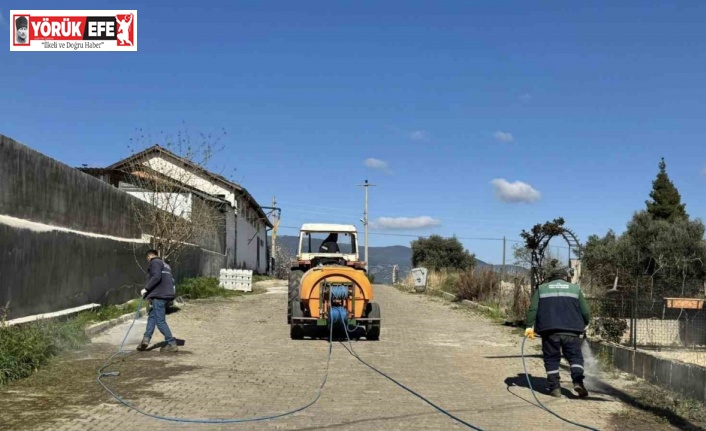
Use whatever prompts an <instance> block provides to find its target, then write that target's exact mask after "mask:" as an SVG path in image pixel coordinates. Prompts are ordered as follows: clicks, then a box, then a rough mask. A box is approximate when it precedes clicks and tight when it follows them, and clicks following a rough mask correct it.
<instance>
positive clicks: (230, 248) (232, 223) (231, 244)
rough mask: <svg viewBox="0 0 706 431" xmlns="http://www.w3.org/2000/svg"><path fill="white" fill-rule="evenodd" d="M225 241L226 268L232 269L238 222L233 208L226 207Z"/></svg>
mask: <svg viewBox="0 0 706 431" xmlns="http://www.w3.org/2000/svg"><path fill="white" fill-rule="evenodd" d="M225 217H226V243H225V254H226V256H227V257H226V268H228V269H234V268H235V267H236V265H235V253H236V247H237V238H238V224H237V215H236V213H235V208H233V207H228V208H227V209H226V214H225Z"/></svg>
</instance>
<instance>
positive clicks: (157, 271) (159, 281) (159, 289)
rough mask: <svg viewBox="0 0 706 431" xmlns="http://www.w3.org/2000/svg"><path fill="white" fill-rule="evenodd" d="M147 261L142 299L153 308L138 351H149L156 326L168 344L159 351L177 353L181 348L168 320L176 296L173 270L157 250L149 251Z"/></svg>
mask: <svg viewBox="0 0 706 431" xmlns="http://www.w3.org/2000/svg"><path fill="white" fill-rule="evenodd" d="M147 261H148V262H149V267H148V268H147V277H148V279H147V285H146V286H145V288H144V289H142V291H141V292H140V293H141V294H142V298H144V299H146V300H148V301H150V303H151V307H150V311H149V317H148V318H147V328H146V330H145V334H144V336H143V337H142V342H141V343H140V344H139V345H138V346H137V350H139V351H144V350H146V349H147V347H148V346H149V344H150V340H151V339H152V334H153V333H154V328H155V326H156V327H157V328H158V329H159V332H161V333H162V335H164V339H165V341H166V342H167V345H166V346H162V348H160V349H159V350H160V351H161V352H176V351H178V350H179V348H178V347H177V343H176V338H174V336H172V331H171V330H170V329H169V326H168V325H167V318H166V314H167V304H168V303H169V302H170V301H172V300H174V297H175V296H176V289H175V286H174V279H173V278H172V269H171V268H170V267H169V265H168V264H166V263H164V261H163V260H162V259H160V258H159V253H158V252H157V250H148V251H147Z"/></svg>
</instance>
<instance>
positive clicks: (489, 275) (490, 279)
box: [458, 269, 500, 302]
mask: <svg viewBox="0 0 706 431" xmlns="http://www.w3.org/2000/svg"><path fill="white" fill-rule="evenodd" d="M458 296H459V297H460V298H461V299H468V300H470V301H480V302H490V301H492V302H495V301H497V300H498V299H499V296H500V275H499V274H497V273H496V272H495V271H493V270H488V269H486V270H480V271H477V270H473V271H465V272H463V273H461V276H460V278H459V280H458Z"/></svg>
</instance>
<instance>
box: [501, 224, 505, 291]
mask: <svg viewBox="0 0 706 431" xmlns="http://www.w3.org/2000/svg"><path fill="white" fill-rule="evenodd" d="M504 277H505V237H504V236H503V269H502V271H501V272H500V282H501V283H502V280H503V278H504Z"/></svg>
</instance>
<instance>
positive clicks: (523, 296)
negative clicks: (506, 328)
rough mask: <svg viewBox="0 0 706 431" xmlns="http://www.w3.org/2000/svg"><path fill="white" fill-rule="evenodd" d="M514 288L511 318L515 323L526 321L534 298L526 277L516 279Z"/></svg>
mask: <svg viewBox="0 0 706 431" xmlns="http://www.w3.org/2000/svg"><path fill="white" fill-rule="evenodd" d="M513 283H514V288H513V295H512V307H511V308H510V318H511V320H512V321H514V322H519V321H524V320H525V319H526V317H527V310H528V309H529V306H530V302H531V301H532V298H531V297H530V286H529V285H528V284H527V283H528V281H527V279H525V278H524V277H516V278H515V279H514V280H513Z"/></svg>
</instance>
